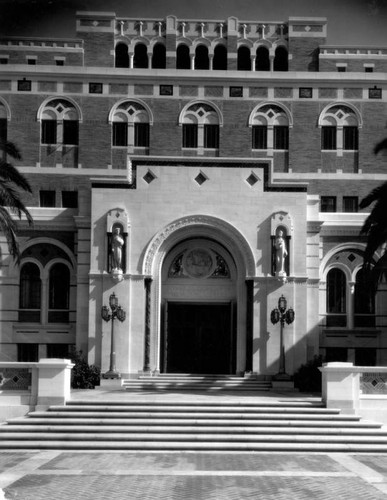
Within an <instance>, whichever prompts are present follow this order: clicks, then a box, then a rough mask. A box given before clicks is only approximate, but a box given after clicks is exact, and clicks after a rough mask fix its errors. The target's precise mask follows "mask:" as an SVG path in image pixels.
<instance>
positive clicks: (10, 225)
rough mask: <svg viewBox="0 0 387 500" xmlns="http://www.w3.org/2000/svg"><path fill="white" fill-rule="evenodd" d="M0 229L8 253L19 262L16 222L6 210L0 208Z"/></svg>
mask: <svg viewBox="0 0 387 500" xmlns="http://www.w3.org/2000/svg"><path fill="white" fill-rule="evenodd" d="M0 229H1V231H2V232H3V233H4V235H5V238H6V240H7V244H8V250H9V253H10V254H11V255H12V256H13V257H15V258H16V260H17V262H19V255H20V254H19V244H18V241H17V238H16V229H17V226H16V222H15V221H14V220H13V219H12V216H11V215H10V213H9V212H8V210H7V209H6V208H4V207H1V206H0Z"/></svg>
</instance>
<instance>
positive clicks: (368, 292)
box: [354, 269, 375, 327]
mask: <svg viewBox="0 0 387 500" xmlns="http://www.w3.org/2000/svg"><path fill="white" fill-rule="evenodd" d="M354 326H355V327H367V326H368V327H374V326H375V294H374V293H373V291H372V287H370V284H369V283H368V282H367V281H366V274H365V272H364V270H363V269H360V270H359V271H358V272H357V274H356V282H355V310H354Z"/></svg>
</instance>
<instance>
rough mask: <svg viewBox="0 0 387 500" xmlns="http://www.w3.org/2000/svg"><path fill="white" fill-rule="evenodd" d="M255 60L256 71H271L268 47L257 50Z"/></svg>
mask: <svg viewBox="0 0 387 500" xmlns="http://www.w3.org/2000/svg"><path fill="white" fill-rule="evenodd" d="M256 55H257V57H256V59H255V71H270V58H269V50H268V49H267V48H266V47H263V46H261V47H258V48H257V53H256Z"/></svg>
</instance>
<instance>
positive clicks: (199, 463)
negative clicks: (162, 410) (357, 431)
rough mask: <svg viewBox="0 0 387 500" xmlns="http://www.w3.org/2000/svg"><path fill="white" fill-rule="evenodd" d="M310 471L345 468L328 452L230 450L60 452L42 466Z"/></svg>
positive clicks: (103, 469)
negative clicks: (251, 451) (300, 453)
mask: <svg viewBox="0 0 387 500" xmlns="http://www.w3.org/2000/svg"><path fill="white" fill-rule="evenodd" d="M75 467H76V468H77V469H78V470H81V471H98V470H100V471H107V470H112V471H114V470H127V471H130V470H149V471H153V472H154V471H159V470H168V469H173V470H174V471H176V470H177V471H204V470H205V471H261V470H265V471H268V470H269V471H307V472H321V471H323V472H341V471H344V470H345V469H344V468H343V467H342V466H341V465H340V464H338V463H337V462H335V461H334V460H332V459H331V458H330V457H328V456H326V455H297V454H285V455H284V454H273V453H270V454H268V453H267V454H251V453H249V454H235V453H233V454H231V453H222V454H217V453H207V454H206V453H189V452H188V453H184V452H179V453H87V452H82V453H61V454H60V455H59V456H58V457H56V458H54V459H53V460H50V461H49V462H47V463H46V464H44V465H43V466H41V467H40V469H41V470H63V469H64V470H73V469H74V468H75Z"/></svg>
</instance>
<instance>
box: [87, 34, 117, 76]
mask: <svg viewBox="0 0 387 500" xmlns="http://www.w3.org/2000/svg"><path fill="white" fill-rule="evenodd" d="M82 38H83V40H84V48H85V66H102V67H111V68H112V67H114V55H112V53H111V52H112V51H113V52H114V35H113V33H82Z"/></svg>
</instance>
